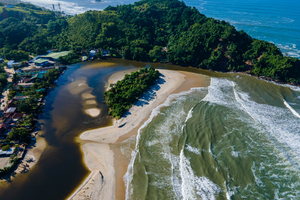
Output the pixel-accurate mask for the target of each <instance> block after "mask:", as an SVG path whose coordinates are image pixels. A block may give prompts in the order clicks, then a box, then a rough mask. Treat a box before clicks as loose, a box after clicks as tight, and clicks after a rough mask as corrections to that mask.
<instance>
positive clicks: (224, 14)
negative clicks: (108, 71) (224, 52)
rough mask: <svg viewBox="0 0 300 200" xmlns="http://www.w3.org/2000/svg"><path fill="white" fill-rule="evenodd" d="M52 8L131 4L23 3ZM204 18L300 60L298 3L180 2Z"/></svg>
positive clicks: (106, 0) (84, 0)
mask: <svg viewBox="0 0 300 200" xmlns="http://www.w3.org/2000/svg"><path fill="white" fill-rule="evenodd" d="M24 1H26V2H31V3H33V4H37V5H40V6H44V7H47V8H49V9H51V8H52V4H55V5H56V9H58V6H57V4H58V3H60V4H61V8H62V10H63V11H65V12H66V13H68V14H78V13H82V12H85V11H87V10H103V9H104V8H106V7H107V6H108V5H112V6H116V5H123V4H129V3H133V2H135V1H133V0H123V1H119V0H102V2H95V1H94V0H64V1H57V0H24ZM184 2H185V3H186V4H187V5H188V6H194V7H196V8H197V9H198V10H199V11H200V12H201V13H203V14H205V15H206V16H207V17H213V18H216V19H219V20H225V21H228V22H230V23H231V24H232V25H234V26H235V27H236V28H237V29H238V30H244V31H245V32H247V33H248V34H249V35H251V36H252V37H254V38H257V39H262V40H266V41H269V42H273V43H275V44H276V45H277V46H278V47H279V48H280V49H281V51H282V52H283V53H287V54H288V55H290V56H293V57H298V58H300V37H299V36H300V12H299V10H300V1H298V0H290V1H282V0H261V1H258V0H249V1H239V0H222V1H221V0H184Z"/></svg>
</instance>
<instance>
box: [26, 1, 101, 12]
mask: <svg viewBox="0 0 300 200" xmlns="http://www.w3.org/2000/svg"><path fill="white" fill-rule="evenodd" d="M24 2H30V3H32V4H35V5H38V6H43V7H45V8H48V9H50V10H52V4H54V5H55V10H58V4H60V7H61V10H62V11H63V12H65V13H66V14H71V15H74V14H80V13H84V12H86V11H87V10H91V9H89V8H87V7H84V6H79V5H78V3H72V2H67V1H58V0H24ZM93 10H102V9H99V8H98V9H97V8H93Z"/></svg>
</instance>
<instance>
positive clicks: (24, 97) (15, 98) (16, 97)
mask: <svg viewBox="0 0 300 200" xmlns="http://www.w3.org/2000/svg"><path fill="white" fill-rule="evenodd" d="M27 98H29V96H14V98H13V100H15V101H20V100H24V99H27Z"/></svg>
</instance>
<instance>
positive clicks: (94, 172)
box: [69, 70, 207, 199]
mask: <svg viewBox="0 0 300 200" xmlns="http://www.w3.org/2000/svg"><path fill="white" fill-rule="evenodd" d="M131 71H132V70H129V71H123V72H117V73H115V74H113V75H112V76H111V77H110V78H109V81H108V84H107V86H109V85H110V84H111V83H115V82H116V81H117V80H120V79H122V78H123V77H124V75H125V74H126V73H130V72H131ZM159 71H160V73H161V74H162V76H161V77H160V79H159V80H158V82H157V84H156V85H155V86H153V87H152V88H151V89H150V90H149V91H148V92H147V93H146V94H144V95H143V96H142V97H141V98H140V99H139V100H138V102H137V103H136V104H135V105H133V106H132V107H131V108H130V109H129V111H128V113H127V114H126V115H125V116H124V117H122V118H121V119H120V120H114V123H113V125H112V126H109V127H104V128H99V129H95V130H89V131H85V132H83V133H82V134H81V135H80V139H81V140H82V141H83V143H84V145H83V146H82V151H83V154H84V161H85V163H86V166H87V167H88V169H89V170H90V171H91V174H90V175H89V176H88V178H86V180H85V181H84V182H83V183H82V184H81V186H80V187H79V188H78V189H77V190H76V191H75V192H74V193H73V194H72V195H71V196H70V197H69V199H125V189H124V187H125V186H124V183H123V175H124V174H125V172H126V169H127V165H128V163H126V159H125V160H124V156H123V155H121V151H120V150H119V149H117V148H115V147H113V146H114V144H116V143H119V142H122V141H124V140H126V139H128V138H129V137H131V136H132V135H134V134H137V130H138V129H139V127H140V126H141V125H142V124H143V123H144V122H145V121H146V120H147V119H148V118H149V116H150V114H151V112H152V110H153V109H154V108H156V107H157V106H159V105H160V104H162V103H163V102H164V101H165V100H166V99H167V98H168V96H169V95H170V94H172V93H178V92H181V91H187V90H189V89H190V88H192V87H200V86H206V85H207V81H206V79H205V78H204V76H203V75H199V74H194V73H189V72H178V71H171V70H159ZM122 157H123V158H122ZM116 158H118V161H117V162H118V163H120V162H121V163H122V164H118V165H116ZM120 158H121V159H120ZM122 159H123V161H122ZM116 171H117V173H116ZM116 191H118V192H116Z"/></svg>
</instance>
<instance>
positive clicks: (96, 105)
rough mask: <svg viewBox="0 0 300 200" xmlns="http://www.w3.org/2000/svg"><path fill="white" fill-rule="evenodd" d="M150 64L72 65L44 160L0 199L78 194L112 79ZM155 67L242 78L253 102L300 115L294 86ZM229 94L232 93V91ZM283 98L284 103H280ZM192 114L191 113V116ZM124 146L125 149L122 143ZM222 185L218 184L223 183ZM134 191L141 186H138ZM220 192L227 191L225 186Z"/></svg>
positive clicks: (51, 114) (4, 185)
mask: <svg viewBox="0 0 300 200" xmlns="http://www.w3.org/2000/svg"><path fill="white" fill-rule="evenodd" d="M147 65H149V64H148V63H143V62H136V61H125V60H121V59H109V60H106V61H93V62H87V63H79V64H75V65H72V66H70V67H69V68H68V69H67V70H66V72H65V73H64V75H62V76H61V77H60V78H59V80H58V82H57V84H58V85H57V87H55V88H54V89H53V90H52V91H51V92H50V94H49V95H48V96H47V97H46V102H47V103H46V106H45V108H44V110H43V114H42V115H41V118H40V120H39V127H40V129H41V133H42V135H41V137H42V138H44V139H45V141H46V147H45V149H44V151H43V153H42V155H41V157H40V160H39V161H38V162H37V164H36V165H35V166H34V168H33V169H32V170H30V171H28V172H27V173H23V174H18V175H16V176H15V178H11V179H7V180H4V181H1V182H0V199H4V200H6V199H28V200H29V199H30V200H31V199H49V200H50V199H51V200H52V199H65V198H67V197H68V196H69V195H70V194H71V193H72V192H74V191H75V190H76V188H77V187H78V186H79V185H80V184H81V183H82V182H83V181H84V179H85V178H86V177H87V176H88V175H89V173H90V172H89V170H88V169H87V168H86V167H85V164H84V162H83V154H82V151H81V144H80V143H79V142H78V141H79V140H78V136H79V135H80V134H81V133H82V132H84V131H86V130H90V129H96V128H100V127H105V126H109V125H111V124H112V119H111V117H109V116H108V115H107V107H106V105H105V103H104V102H103V100H104V98H103V92H104V91H105V89H106V87H107V81H108V79H109V77H110V76H111V75H112V74H113V73H115V72H118V71H123V70H133V69H138V68H141V67H145V66H147ZM151 65H152V66H154V67H156V68H164V69H172V70H181V71H188V72H194V73H199V74H204V75H207V76H209V77H215V78H216V79H230V80H231V81H234V82H237V83H240V82H239V81H240V80H241V77H243V80H244V82H241V85H242V87H243V88H242V89H243V90H247V91H248V93H249V95H250V96H251V98H252V99H250V100H253V99H254V100H255V101H256V102H257V103H258V104H266V105H267V104H269V105H271V106H277V107H282V108H285V109H286V107H285V106H284V105H285V104H284V103H283V98H284V99H285V100H286V102H287V103H290V104H289V105H290V107H291V108H293V109H294V111H295V112H298V113H299V110H300V106H299V105H300V103H299V102H298V100H297V95H298V96H300V94H298V93H299V92H297V91H294V90H291V89H290V88H289V87H284V86H278V85H275V84H273V83H268V82H266V81H263V80H257V79H256V78H254V77H249V76H244V75H237V74H224V73H213V72H210V71H205V70H198V69H195V68H185V67H180V66H171V65H164V64H151ZM230 87H231V86H230ZM262 91H266V93H262ZM230 92H232V91H231V90H230ZM237 92H239V91H237ZM257 94H262V96H259V95H258V96H257ZM239 95H240V94H239ZM255 95H256V96H255ZM204 96H205V94H204ZM204 96H203V97H204ZM201 98H202V97H201ZM201 98H200V99H201ZM280 98H281V100H282V102H281V101H279V100H280ZM196 101H197V99H196ZM298 104H299V105H298ZM195 105H196V104H195ZM201 108H202V107H201V106H198V107H196V109H199V110H201ZM89 109H96V110H99V111H100V112H99V113H96V114H98V115H97V116H91V115H89V114H88V113H87V112H86V110H89ZM189 109H190V108H186V111H189ZM96 110H94V111H96ZM243 112H245V111H243ZM286 112H290V110H288V109H286ZM216 116H218V117H219V116H220V115H216ZM248 117H249V116H248ZM216 119H217V118H216ZM154 123H156V122H154ZM157 123H158V122H157ZM131 142H133V141H130V145H129V146H130V147H131V148H130V149H131V150H132V149H134V144H135V143H134V142H133V143H131ZM189 145H190V144H189ZM119 146H121V147H122V144H121V145H119ZM121 147H116V148H117V151H120V150H119V149H120V148H121ZM214 147H215V146H212V147H211V148H212V150H213V151H212V152H214V151H216V150H214V149H213V148H214ZM185 148H186V149H187V150H186V151H188V150H189V149H190V150H191V148H190V147H189V146H188V145H187V144H186V146H185ZM204 149H205V150H206V151H208V152H209V149H210V147H208V149H207V146H205V148H204ZM131 150H130V151H129V154H130V153H131ZM198 151H200V150H195V152H198ZM237 152H238V151H237V150H234V151H233V153H232V152H231V153H232V155H233V156H237V155H238V156H237V157H239V155H241V154H237ZM192 153H193V152H192ZM142 154H143V152H142ZM187 154H188V153H187ZM180 155H181V154H180V152H177V154H176V156H180ZM191 156H195V155H193V154H192V155H191ZM182 157H183V155H182ZM128 159H130V158H128ZM186 163H187V161H186ZM197 173H199V172H197ZM195 174H196V173H195ZM219 182H222V183H223V179H219ZM219 182H217V184H220V183H219ZM133 187H137V186H134V185H133ZM219 188H221V189H224V188H222V187H220V186H219ZM154 189H155V188H154ZM220 194H221V193H220ZM223 195H224V194H223Z"/></svg>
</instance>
